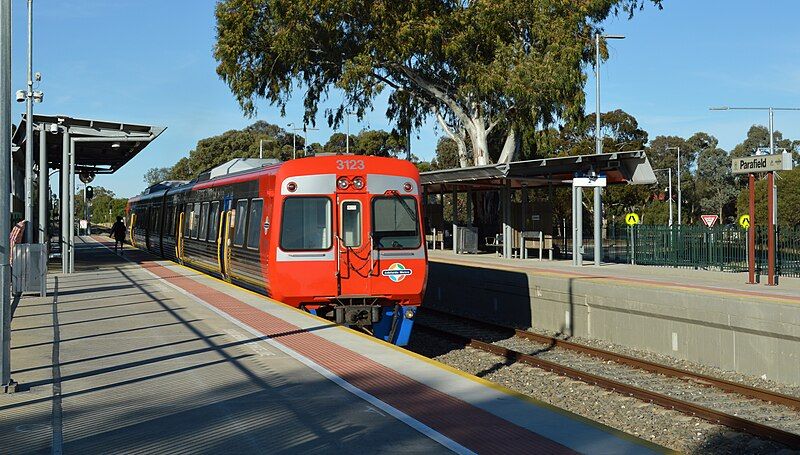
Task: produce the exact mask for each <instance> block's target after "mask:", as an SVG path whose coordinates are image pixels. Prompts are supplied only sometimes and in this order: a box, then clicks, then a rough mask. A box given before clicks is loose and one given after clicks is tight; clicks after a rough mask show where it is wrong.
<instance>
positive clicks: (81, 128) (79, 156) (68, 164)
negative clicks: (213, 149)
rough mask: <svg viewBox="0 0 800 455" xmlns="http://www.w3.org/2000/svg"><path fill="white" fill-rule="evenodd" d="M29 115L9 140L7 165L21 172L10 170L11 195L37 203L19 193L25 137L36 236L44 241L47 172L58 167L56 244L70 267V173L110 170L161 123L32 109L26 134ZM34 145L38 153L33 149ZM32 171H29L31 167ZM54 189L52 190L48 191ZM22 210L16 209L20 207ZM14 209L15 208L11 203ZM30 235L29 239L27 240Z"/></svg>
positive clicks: (85, 175)
mask: <svg viewBox="0 0 800 455" xmlns="http://www.w3.org/2000/svg"><path fill="white" fill-rule="evenodd" d="M27 121H28V119H27V118H26V116H25V115H24V114H23V115H22V120H21V121H20V124H19V126H18V127H17V129H16V130H15V131H14V135H13V137H12V143H13V145H14V146H15V148H14V152H13V153H12V157H11V162H12V170H13V169H15V168H16V169H19V168H20V166H22V172H12V175H14V176H15V177H14V178H13V179H12V201H14V203H13V204H14V206H15V207H18V206H22V207H24V206H25V204H26V203H27V204H31V205H32V206H36V205H37V204H36V203H35V202H34V200H33V195H32V194H28V195H25V194H24V185H23V182H21V181H20V180H22V179H21V178H20V176H24V175H25V172H24V171H25V169H24V164H22V165H21V164H20V163H24V156H22V155H24V151H25V147H26V141H28V140H29V139H30V140H31V141H32V143H33V148H34V163H35V166H36V167H38V174H37V178H36V181H37V182H38V186H39V191H38V194H39V200H38V209H39V210H38V217H37V216H36V215H34V218H35V219H34V220H30V222H35V224H34V226H36V227H37V238H38V241H39V242H40V243H45V242H49V240H50V232H49V229H48V226H49V224H50V223H49V221H50V214H49V211H48V208H49V194H50V192H51V191H50V189H49V188H48V183H49V172H50V171H51V170H53V171H55V170H58V171H59V174H60V185H59V187H60V189H59V195H60V197H59V199H60V201H61V204H60V210H59V213H60V214H62V215H63V214H66V215H65V216H59V219H60V220H61V222H60V225H61V230H60V236H59V237H60V241H59V249H60V251H61V265H62V270H64V271H65V272H69V273H71V272H72V271H73V270H74V254H73V253H74V244H73V240H72V237H73V233H74V226H75V213H74V212H75V197H74V196H75V175H76V174H78V175H80V176H81V177H82V179H84V180H87V181H90V180H91V179H92V178H94V176H95V175H97V174H113V173H114V172H116V171H117V170H118V169H119V168H121V167H122V166H123V165H125V164H126V163H127V162H128V161H130V160H131V159H132V158H133V157H135V156H136V155H137V154H138V153H139V152H141V151H142V150H144V148H145V147H147V145H148V144H149V143H150V142H152V141H153V140H155V139H156V138H157V137H158V136H159V135H160V134H161V133H162V132H163V131H164V130H165V129H166V128H165V127H160V126H151V125H141V124H134V123H125V122H113V121H105V120H95V119H83V118H76V117H69V116H66V115H34V116H33V119H32V123H33V130H34V136H33V137H32V138H26V137H25V130H26V123H27ZM37 150H38V153H36V151H37ZM32 175H33V172H32ZM52 193H53V194H55V193H56V192H55V191H52ZM20 211H21V209H20ZM14 212H17V210H16V209H14ZM32 240H33V239H28V241H32Z"/></svg>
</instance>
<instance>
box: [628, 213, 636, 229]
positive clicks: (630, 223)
mask: <svg viewBox="0 0 800 455" xmlns="http://www.w3.org/2000/svg"><path fill="white" fill-rule="evenodd" d="M625 223H627V224H628V226H633V225H634V224H639V214H637V213H629V214H627V215H625Z"/></svg>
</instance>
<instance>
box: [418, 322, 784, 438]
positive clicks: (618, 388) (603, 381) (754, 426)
mask: <svg viewBox="0 0 800 455" xmlns="http://www.w3.org/2000/svg"><path fill="white" fill-rule="evenodd" d="M415 326H416V328H417V329H418V330H422V331H428V332H430V333H435V334H438V335H440V336H442V337H446V338H450V339H452V340H454V341H457V342H458V343H459V344H464V345H465V346H469V347H472V348H475V349H479V350H482V351H485V352H489V353H492V354H495V355H498V356H501V357H503V358H505V359H506V360H510V361H514V362H520V363H524V364H527V365H530V366H533V367H536V368H540V369H543V370H546V371H550V372H552V373H555V374H558V375H560V376H566V377H568V378H570V379H574V380H577V381H581V382H585V383H587V384H591V385H595V386H598V387H601V388H604V389H606V390H610V391H612V392H616V393H620V394H625V395H628V396H631V397H633V398H636V399H639V400H642V401H647V402H650V403H653V404H657V405H659V406H662V407H664V408H667V409H673V410H675V411H679V412H682V413H684V414H688V415H691V416H695V417H699V418H701V419H704V420H707V421H709V422H712V423H718V424H720V425H724V426H727V427H729V428H733V429H736V430H740V431H744V432H747V433H750V434H752V435H755V436H759V437H763V438H767V439H771V440H773V441H777V442H780V443H783V444H786V445H788V446H790V447H792V448H795V449H797V448H800V435H798V434H795V433H790V432H788V431H783V430H780V429H778V428H773V427H770V426H767V425H763V424H760V423H757V422H753V421H750V420H746V419H743V418H741V417H737V416H732V415H730V414H725V413H723V412H719V411H715V410H713V409H708V408H705V407H702V406H698V405H696V404H693V403H689V402H686V401H682V400H678V399H675V398H672V397H669V396H667V395H662V394H659V393H655V392H651V391H649V390H645V389H641V388H639V387H635V386H631V385H628V384H625V383H622V382H618V381H615V380H613V379H608V378H605V377H602V376H598V375H595V374H592V373H587V372H585V371H579V370H576V369H574V368H570V367H568V366H565V365H561V364H559V363H555V362H551V361H549V360H544V359H539V358H537V357H535V356H533V355H530V354H525V353H522V352H518V351H514V350H511V349H508V348H504V347H502V346H498V345H495V344H491V343H486V342H484V341H479V340H475V339H472V338H470V337H467V336H464V335H459V334H455V333H452V332H448V331H446V330H443V329H439V328H436V327H432V326H430V325H427V324H425V323H424V322H420V321H417V323H416V324H415Z"/></svg>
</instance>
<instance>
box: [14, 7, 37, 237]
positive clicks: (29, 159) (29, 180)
mask: <svg viewBox="0 0 800 455" xmlns="http://www.w3.org/2000/svg"><path fill="white" fill-rule="evenodd" d="M33 79H34V75H33V0H28V83H27V88H26V89H25V90H19V91H17V101H20V102H21V101H25V221H26V223H25V241H27V242H32V241H33V102H34V101H36V102H39V103H40V102H42V98H43V94H42V92H38V91H37V92H34V91H33ZM36 80H37V81H40V80H41V76H40V75H39V73H36Z"/></svg>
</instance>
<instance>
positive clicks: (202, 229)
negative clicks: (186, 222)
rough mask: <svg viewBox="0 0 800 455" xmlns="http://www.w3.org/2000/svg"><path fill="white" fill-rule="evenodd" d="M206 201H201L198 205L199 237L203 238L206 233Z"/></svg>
mask: <svg viewBox="0 0 800 455" xmlns="http://www.w3.org/2000/svg"><path fill="white" fill-rule="evenodd" d="M208 205H209V204H208V202H203V203H202V204H201V205H200V226H199V229H200V233H199V237H198V238H199V239H200V240H205V239H206V236H207V235H208Z"/></svg>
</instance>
